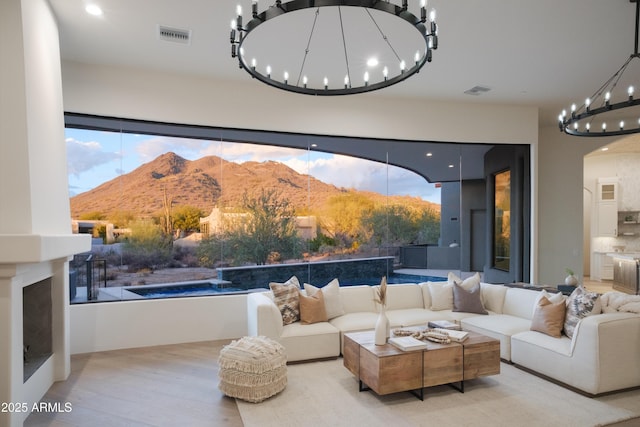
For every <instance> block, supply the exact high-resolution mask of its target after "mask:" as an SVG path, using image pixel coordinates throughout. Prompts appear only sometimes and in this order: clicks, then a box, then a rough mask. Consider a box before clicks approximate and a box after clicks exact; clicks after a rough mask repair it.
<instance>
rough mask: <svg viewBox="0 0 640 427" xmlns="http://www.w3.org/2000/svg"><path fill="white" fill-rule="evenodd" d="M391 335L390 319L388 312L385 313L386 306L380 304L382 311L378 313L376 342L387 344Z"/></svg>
mask: <svg viewBox="0 0 640 427" xmlns="http://www.w3.org/2000/svg"><path fill="white" fill-rule="evenodd" d="M389 335H390V327H389V319H387V314H386V313H385V308H384V306H380V313H379V314H378V320H376V330H375V344H376V345H385V344H386V343H387V338H389Z"/></svg>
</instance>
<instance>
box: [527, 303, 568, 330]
mask: <svg viewBox="0 0 640 427" xmlns="http://www.w3.org/2000/svg"><path fill="white" fill-rule="evenodd" d="M565 311H566V305H565V303H564V301H560V302H557V303H552V302H551V301H549V299H547V297H545V296H543V297H542V298H540V301H538V304H537V305H536V311H535V313H534V314H533V319H532V320H531V330H532V331H538V332H542V333H543V334H547V335H550V336H552V337H555V338H560V337H561V336H562V327H563V325H564V313H565Z"/></svg>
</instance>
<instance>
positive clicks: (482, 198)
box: [460, 179, 487, 271]
mask: <svg viewBox="0 0 640 427" xmlns="http://www.w3.org/2000/svg"><path fill="white" fill-rule="evenodd" d="M486 188H487V186H486V182H485V181H484V180H482V179H474V180H468V181H463V182H462V209H461V215H460V217H461V218H460V230H461V234H460V251H461V252H460V270H462V271H473V268H472V266H471V259H472V255H473V254H472V250H473V246H472V241H471V240H472V239H473V238H474V237H475V238H478V237H480V236H479V233H478V230H473V229H472V223H471V215H472V212H473V211H484V210H486V209H487V198H486V192H487V190H486ZM482 231H484V230H482ZM480 234H481V235H482V236H481V237H480V238H483V239H486V233H480ZM481 255H482V256H484V258H486V245H483V246H482V254H481Z"/></svg>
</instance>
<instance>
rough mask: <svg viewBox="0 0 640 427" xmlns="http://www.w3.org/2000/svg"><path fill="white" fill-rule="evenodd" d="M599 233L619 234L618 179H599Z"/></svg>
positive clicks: (604, 235) (605, 235) (597, 229)
mask: <svg viewBox="0 0 640 427" xmlns="http://www.w3.org/2000/svg"><path fill="white" fill-rule="evenodd" d="M596 204H597V216H598V217H597V220H596V221H597V222H596V224H597V228H596V231H597V235H598V236H601V237H616V236H617V235H618V180H617V178H599V179H598V197H597V203H596Z"/></svg>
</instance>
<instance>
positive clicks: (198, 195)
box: [71, 152, 440, 218]
mask: <svg viewBox="0 0 640 427" xmlns="http://www.w3.org/2000/svg"><path fill="white" fill-rule="evenodd" d="M260 188H268V189H274V190H276V191H277V192H278V193H279V194H280V195H281V196H282V197H286V198H288V199H289V201H290V202H291V203H292V205H293V206H295V207H296V208H298V209H301V208H302V209H304V208H306V207H309V210H311V211H313V210H315V209H318V208H320V207H322V206H323V205H324V204H325V203H326V202H327V200H328V199H329V198H331V197H332V196H336V195H339V194H342V193H344V192H346V191H354V190H345V189H341V188H338V187H336V186H334V185H331V184H326V183H324V182H322V181H319V180H317V179H315V178H313V177H311V176H309V175H302V174H299V173H297V172H296V171H294V170H293V169H291V168H290V167H288V166H286V165H284V164H282V163H278V162H274V161H267V162H263V163H259V162H245V163H242V164H238V163H233V162H228V161H226V160H224V159H221V158H220V157H217V156H207V157H203V158H200V159H198V160H186V159H184V158H182V157H180V156H178V155H177V154H175V153H171V152H170V153H165V154H162V155H161V156H159V157H157V158H156V159H155V160H153V161H151V162H148V163H145V164H143V165H141V166H140V167H138V168H137V169H135V170H133V171H132V172H130V173H128V174H124V175H121V176H119V177H117V178H114V179H112V180H110V181H107V182H105V183H103V184H101V185H99V186H98V187H96V188H94V189H92V190H90V191H87V192H84V193H81V194H78V195H76V196H74V197H72V198H71V216H72V218H80V217H81V216H82V215H83V214H87V213H93V212H99V213H101V214H103V215H105V216H106V217H110V216H112V215H113V214H115V213H116V212H131V213H134V214H135V215H137V216H140V217H150V216H153V215H156V214H158V212H160V211H161V210H162V208H163V200H164V198H165V194H166V198H167V199H168V200H171V201H172V202H173V206H174V207H175V206H181V205H189V206H195V207H198V208H200V209H202V210H203V211H204V212H205V213H206V214H208V213H209V212H210V211H211V209H212V208H213V207H214V206H218V207H236V206H240V205H241V201H242V196H243V194H244V193H245V191H246V192H248V193H249V194H254V193H256V192H257V191H259V189H260ZM358 193H359V194H363V195H366V196H367V197H369V198H371V199H372V200H373V201H374V202H375V203H384V202H385V201H386V197H385V196H384V195H382V194H378V193H374V192H364V191H358ZM391 199H392V200H394V201H395V202H397V203H402V204H405V205H414V206H421V207H430V208H432V209H434V210H436V211H438V212H439V211H440V205H437V204H434V203H431V202H426V201H423V200H421V199H419V198H417V197H409V196H391Z"/></svg>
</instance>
